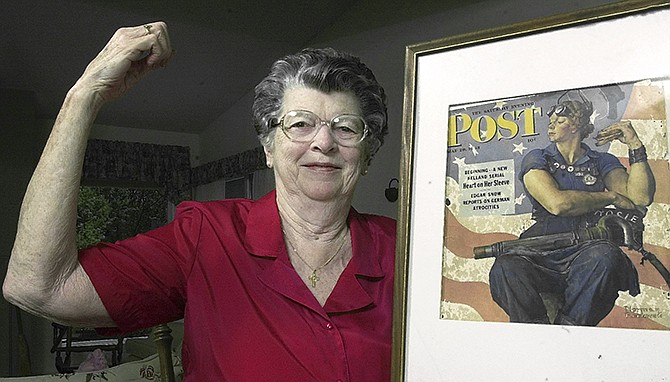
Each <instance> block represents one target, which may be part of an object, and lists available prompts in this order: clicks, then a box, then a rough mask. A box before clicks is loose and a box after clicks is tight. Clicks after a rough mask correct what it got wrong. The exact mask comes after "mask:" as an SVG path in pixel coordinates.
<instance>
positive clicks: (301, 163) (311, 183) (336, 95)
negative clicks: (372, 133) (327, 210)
mask: <svg viewBox="0 0 670 382" xmlns="http://www.w3.org/2000/svg"><path fill="white" fill-rule="evenodd" d="M291 110H308V111H311V112H312V113H314V114H316V115H317V116H318V117H319V118H320V119H321V120H324V121H330V120H331V119H332V118H333V117H335V116H338V115H341V114H357V115H361V110H360V105H359V102H358V99H357V98H356V97H355V96H354V95H353V94H351V93H344V92H331V93H324V92H322V91H319V90H315V89H310V88H305V87H295V88H290V89H287V90H286V92H285V93H284V99H283V103H282V109H281V112H280V115H284V113H286V112H288V111H291ZM279 129H280V127H277V130H279ZM363 147H364V146H363V143H361V144H359V145H358V146H356V147H344V146H340V145H338V144H337V143H336V142H335V140H334V139H333V136H332V135H331V133H330V129H329V128H328V126H322V128H321V129H320V130H319V131H318V133H317V134H316V136H315V137H314V139H312V141H310V142H292V141H291V140H289V139H288V137H287V136H286V135H285V134H283V133H282V132H281V131H276V133H275V134H274V147H273V148H272V151H271V152H270V151H269V149H268V148H265V154H266V157H267V160H268V164H270V165H271V166H272V167H273V168H274V172H275V180H276V183H277V184H276V185H277V190H278V191H283V192H288V193H289V194H291V195H293V196H299V197H307V198H310V199H313V200H319V201H329V200H333V199H335V198H337V197H339V196H344V197H347V198H350V197H351V196H352V195H353V192H354V188H355V186H356V183H357V181H358V178H359V177H360V175H361V173H362V171H363V169H364V168H365V163H363V162H364V161H363V155H362V150H363Z"/></svg>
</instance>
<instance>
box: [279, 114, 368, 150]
mask: <svg viewBox="0 0 670 382" xmlns="http://www.w3.org/2000/svg"><path fill="white" fill-rule="evenodd" d="M323 125H327V126H328V127H329V128H330V134H331V136H332V137H333V139H334V140H335V142H337V144H339V145H340V146H345V147H354V146H356V145H358V144H359V143H361V142H362V141H363V139H365V137H366V136H367V135H368V127H367V124H366V123H365V120H364V119H363V118H362V117H361V116H359V115H355V114H340V115H338V116H335V117H333V119H331V120H330V121H329V122H328V121H324V120H323V119H321V118H319V117H318V116H317V115H316V114H314V113H312V112H311V111H308V110H291V111H289V112H288V113H286V114H284V116H282V117H281V118H280V119H279V122H278V123H276V124H274V125H273V127H276V126H281V130H282V131H283V132H284V134H285V135H286V136H287V137H288V139H290V140H291V141H292V142H311V141H312V140H313V139H314V137H316V134H317V133H318V132H319V130H321V126H323Z"/></svg>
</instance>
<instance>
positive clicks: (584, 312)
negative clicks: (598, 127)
mask: <svg viewBox="0 0 670 382" xmlns="http://www.w3.org/2000/svg"><path fill="white" fill-rule="evenodd" d="M583 101H584V102H581V101H574V100H568V101H563V102H560V103H559V104H558V105H557V106H555V107H554V108H552V110H551V111H550V112H549V116H550V122H549V127H548V134H549V140H550V142H552V143H551V145H549V146H547V147H546V148H544V149H535V150H532V151H530V152H529V153H528V154H527V155H526V157H525V158H524V159H523V162H522V165H521V172H520V174H519V177H520V179H521V181H522V182H523V184H524V187H525V189H526V193H527V194H528V196H529V199H530V201H531V203H532V205H533V219H534V220H535V221H536V223H535V224H534V225H533V226H532V227H530V228H529V229H528V230H527V231H526V232H524V233H523V234H522V235H521V237H522V238H525V237H533V236H540V235H547V234H554V233H560V232H569V231H573V230H575V229H577V228H579V227H584V226H585V224H586V217H587V216H589V215H592V213H593V211H594V210H598V209H601V208H603V207H606V206H609V205H613V206H615V207H617V208H623V209H634V208H636V206H648V205H649V204H651V202H652V199H653V195H654V192H655V182H654V177H653V174H652V172H651V169H650V168H649V165H648V164H647V156H646V151H645V148H644V146H643V144H642V142H641V141H640V139H639V138H638V136H637V133H636V132H635V130H634V129H633V126H632V125H631V123H630V122H628V121H621V122H617V123H614V124H613V125H611V126H609V127H607V128H605V129H603V130H602V131H601V132H600V133H599V134H598V135H597V137H596V141H597V144H598V145H601V144H605V143H608V142H611V141H613V140H619V141H621V142H622V143H624V144H626V145H627V146H628V149H629V161H630V164H631V165H630V170H629V172H627V171H626V169H625V167H624V166H623V165H622V164H621V163H620V162H619V160H618V159H617V158H616V157H615V156H613V155H611V154H609V153H604V152H597V151H594V150H591V149H590V148H589V147H588V146H587V145H586V144H584V143H583V142H582V140H583V139H584V138H586V137H587V136H589V134H591V133H592V132H593V130H594V127H593V125H592V124H591V123H590V116H591V113H592V112H593V109H592V107H591V104H590V103H589V102H588V101H587V100H583ZM490 286H491V294H492V296H493V299H494V300H495V301H496V303H498V305H500V306H501V307H502V308H503V309H504V310H505V312H506V313H507V314H508V315H509V317H510V321H511V322H525V323H549V318H548V316H547V310H546V308H545V304H544V302H543V299H542V297H541V295H540V293H554V294H559V295H560V296H561V297H562V300H563V303H562V306H561V308H560V309H559V311H558V314H557V316H556V318H555V320H554V323H556V324H562V325H589V326H595V325H597V324H598V323H599V322H600V321H601V320H602V319H603V318H605V316H607V314H609V312H610V311H611V310H612V308H613V307H614V303H615V301H616V299H617V298H618V295H619V293H618V292H619V291H626V290H627V291H628V292H629V293H630V294H631V295H633V296H635V295H637V294H639V293H640V286H639V281H638V276H637V271H636V270H635V267H634V266H633V264H632V263H631V261H630V259H629V258H628V257H627V256H626V255H625V254H624V253H623V252H622V251H621V249H620V248H619V247H618V246H616V245H615V244H612V243H611V242H609V241H607V240H591V241H588V242H585V243H580V244H577V245H574V246H571V247H568V248H562V249H557V250H554V251H549V252H545V253H543V254H542V255H541V256H505V255H503V256H499V257H498V258H496V261H495V263H494V265H493V267H492V269H491V272H490Z"/></svg>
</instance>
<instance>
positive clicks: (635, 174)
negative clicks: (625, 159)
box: [626, 161, 656, 206]
mask: <svg viewBox="0 0 670 382" xmlns="http://www.w3.org/2000/svg"><path fill="white" fill-rule="evenodd" d="M626 186H627V196H628V198H629V199H630V200H631V201H632V202H633V203H635V204H636V205H638V206H648V205H650V204H651V202H652V201H653V199H654V194H655V193H656V180H655V179H654V174H653V173H652V172H651V168H650V167H649V164H648V163H647V162H646V161H644V162H637V163H633V164H632V165H631V166H630V174H629V175H628V181H627V182H626Z"/></svg>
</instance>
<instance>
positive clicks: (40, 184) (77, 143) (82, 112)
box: [5, 86, 98, 310]
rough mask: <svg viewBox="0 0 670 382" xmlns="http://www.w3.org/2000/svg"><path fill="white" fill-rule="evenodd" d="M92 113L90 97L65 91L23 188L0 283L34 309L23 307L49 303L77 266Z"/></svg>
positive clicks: (91, 98)
mask: <svg viewBox="0 0 670 382" xmlns="http://www.w3.org/2000/svg"><path fill="white" fill-rule="evenodd" d="M97 110H98V107H97V106H96V105H95V98H94V97H93V96H92V95H91V94H90V93H86V92H84V91H81V90H78V88H77V86H75V87H74V88H73V89H72V90H71V91H70V92H69V93H68V95H67V96H66V99H65V102H64V104H63V107H62V109H61V111H60V113H59V115H58V117H57V119H56V122H55V124H54V127H53V130H52V132H51V135H50V137H49V139H48V141H47V144H46V146H45V148H44V151H43V153H42V156H41V158H40V161H39V163H38V165H37V167H36V169H35V172H34V173H33V176H32V178H31V180H30V183H29V184H28V188H27V190H26V194H25V196H24V200H23V204H22V206H21V213H20V216H19V222H18V227H17V235H16V241H15V243H14V248H13V250H12V256H11V258H10V261H9V267H8V272H7V277H6V279H5V292H11V293H10V298H18V299H19V301H17V303H19V304H22V305H23V304H31V305H32V304H36V305H38V306H37V307H26V308H27V309H30V310H33V309H36V308H38V307H39V306H43V305H45V304H48V300H49V299H50V298H51V296H52V295H53V294H54V293H55V292H56V291H58V290H59V289H60V288H61V286H62V284H63V283H64V282H65V280H66V279H67V277H68V276H69V275H70V274H71V273H72V272H73V271H74V269H76V267H77V266H78V260H77V249H76V240H75V237H76V228H75V227H76V216H77V198H78V194H79V181H80V178H81V167H82V162H83V157H84V153H85V150H86V142H87V139H88V134H89V131H90V128H91V125H92V123H93V120H94V119H95V116H96V114H97ZM21 300H23V301H21Z"/></svg>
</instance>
